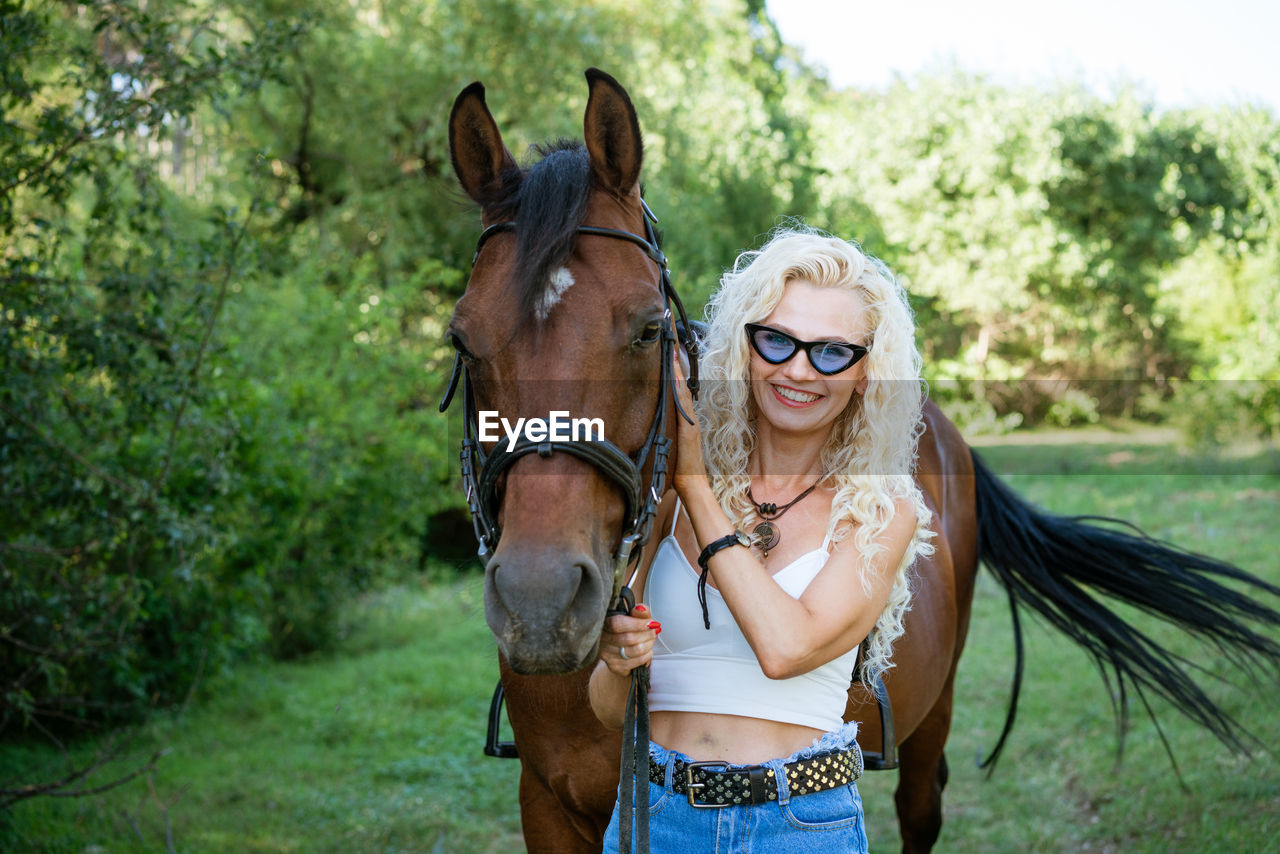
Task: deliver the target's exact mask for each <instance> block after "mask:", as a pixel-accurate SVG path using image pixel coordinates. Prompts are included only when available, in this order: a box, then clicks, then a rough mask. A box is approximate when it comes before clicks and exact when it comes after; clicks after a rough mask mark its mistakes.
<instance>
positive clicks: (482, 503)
mask: <svg viewBox="0 0 1280 854" xmlns="http://www.w3.org/2000/svg"><path fill="white" fill-rule="evenodd" d="M640 204H641V205H642V206H643V208H644V226H645V236H644V237H641V236H640V235H638V234H633V233H631V232H629V231H622V230H619V229H614V228H600V227H598V226H592V225H580V226H578V229H577V232H578V234H580V235H583V234H585V235H591V236H595V237H609V238H613V239H616V240H625V241H627V242H628V243H632V244H634V245H636V246H638V247H639V248H640V249H641V250H642V251H643V252H644V253H645V256H646V257H648V258H649V259H650V260H651V261H653V262H654V263H655V264H657V265H658V269H659V271H660V274H661V280H660V282H659V289H660V292H661V294H662V296H663V299H664V301H665V302H666V303H667V306H668V307H667V311H666V314H665V315H664V316H663V319H662V347H661V350H662V356H661V359H662V364H661V388H662V390H663V391H662V396H661V397H660V399H659V401H658V407H657V412H656V413H655V414H654V418H653V422H652V424H651V425H650V427H649V433H648V435H647V436H646V437H645V441H644V444H643V445H641V447H640V450H639V451H638V452H637V453H636V455H635V456H632V455H630V454H628V453H627V452H626V451H624V450H622V449H621V448H619V447H618V446H617V445H615V444H614V443H613V442H611V441H609V440H608V439H607V438H604V437H599V438H595V437H588V438H585V439H578V440H574V441H558V440H548V441H534V440H531V439H529V438H528V437H526V436H524V435H521V436H520V437H519V438H518V439H517V440H516V442H515V444H514V445H513V446H509V445H508V443H505V442H499V443H498V444H497V445H496V446H495V447H494V448H493V450H491V451H489V452H488V453H486V452H485V450H484V448H483V447H481V445H480V442H479V440H478V439H477V438H476V433H477V416H476V407H475V397H474V393H473V391H472V388H471V381H470V378H469V377H468V376H467V371H466V367H465V365H464V364H463V362H462V354H461V353H458V354H457V355H455V357H454V362H453V372H452V374H451V375H450V377H449V385H448V388H447V389H446V390H445V394H444V397H443V399H442V400H441V401H440V411H441V412H444V411H445V410H446V409H448V408H449V404H450V403H451V402H452V400H453V396H454V393H455V392H456V391H457V387H458V381H459V379H461V380H462V384H463V417H462V424H463V427H462V429H463V438H462V451H461V453H460V455H459V456H460V459H461V462H462V484H463V490H464V492H465V493H466V497H467V506H468V508H469V509H470V511H471V522H472V525H473V526H474V528H475V533H476V540H477V541H478V542H479V544H480V556H481V557H482V558H485V557H487V556H488V555H490V554H492V553H493V552H494V551H495V550H496V549H497V547H498V540H499V538H500V537H501V535H502V530H501V527H500V526H499V525H498V504H499V501H498V482H499V479H500V478H501V476H502V474H503V472H505V471H506V470H507V469H509V468H511V466H512V465H514V464H515V463H516V461H517V460H519V459H520V458H521V457H524V456H526V455H528V454H533V453H536V454H537V455H538V456H540V457H549V456H551V455H552V454H553V453H556V452H560V453H566V454H570V455H572V456H575V457H578V458H579V459H581V460H583V461H585V462H587V463H588V464H590V465H592V466H594V467H595V468H596V469H598V470H599V471H601V472H602V473H604V474H605V475H606V476H608V478H609V479H610V480H611V481H613V482H614V483H615V484H616V485H617V486H618V487H619V488H620V489H621V490H622V494H623V496H624V498H625V499H626V512H625V515H624V516H623V518H624V519H626V520H628V521H627V523H626V525H625V527H624V528H623V531H622V538H621V540H620V541H619V546H618V551H617V553H616V554H615V555H614V573H613V593H612V595H611V597H610V600H609V601H610V602H613V601H615V600H617V598H618V595H619V593H620V592H621V589H622V586H623V583H624V581H625V573H626V568H627V566H628V565H629V564H630V563H632V562H634V561H636V560H638V559H639V556H640V551H641V549H642V548H643V547H644V544H645V543H646V542H648V539H649V535H650V532H651V529H652V525H653V517H654V515H655V513H656V512H657V506H658V502H659V501H661V499H662V494H663V491H664V490H665V489H666V478H667V457H668V455H669V453H670V445H671V440H670V439H668V438H667V437H666V435H665V434H666V428H667V419H668V417H669V416H668V409H669V404H668V394H667V388H668V387H669V386H670V385H671V384H672V382H673V381H674V368H673V366H672V358H673V357H674V353H675V345H676V341H677V338H678V339H679V341H680V343H681V344H682V345H683V346H684V348H685V352H687V353H688V355H689V390H690V391H691V392H693V394H694V396H695V397H696V396H697V393H698V340H697V338H696V336H695V335H694V334H693V331H692V329H691V327H690V325H689V323H688V317H687V315H686V313H685V309H684V304H683V303H682V302H681V300H680V295H679V294H678V293H676V290H675V288H674V287H673V286H672V284H671V275H670V272H669V271H668V269H667V257H666V255H664V254H663V253H662V250H661V249H660V248H659V247H658V240H657V235H656V234H655V233H654V230H653V223H655V222H657V221H658V220H657V217H655V216H654V215H653V212H652V211H651V210H649V206H648V205H647V204H645V203H644V201H643V200H641V202H640ZM515 227H516V224H515V223H514V222H511V221H506V222H498V223H494V224H493V225H490V226H489V227H488V228H486V229H485V230H484V231H483V232H481V234H480V238H479V240H478V241H477V242H476V252H475V256H474V257H473V258H472V266H474V265H475V262H476V260H477V259H479V257H480V251H481V250H482V249H483V248H484V245H485V243H486V242H488V240H489V239H490V238H491V237H493V236H494V235H495V234H499V233H502V232H507V231H514V230H515ZM672 307H674V308H675V311H676V314H677V316H678V317H679V323H678V324H673V322H672V313H671V309H672ZM669 399H670V400H674V401H675V406H676V409H677V411H679V413H680V415H681V416H682V417H683V418H685V419H686V420H688V421H691V416H690V414H689V413H686V412H684V411H683V410H681V409H680V403H679V400H678V398H677V397H676V395H675V394H674V393H673V394H671V395H670V396H669ZM650 457H652V467H651V470H650V475H649V484H648V488H646V487H645V484H644V468H645V465H646V463H648V462H649V460H650Z"/></svg>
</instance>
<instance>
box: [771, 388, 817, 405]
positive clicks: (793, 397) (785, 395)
mask: <svg viewBox="0 0 1280 854" xmlns="http://www.w3.org/2000/svg"><path fill="white" fill-rule="evenodd" d="M773 391H774V393H775V394H777V395H778V397H781V398H782V399H783V400H787V401H790V402H791V403H813V402H814V401H815V400H819V399H821V398H822V395H820V394H812V393H810V392H806V391H797V390H796V389H793V388H786V387H785V386H780V385H775V386H773Z"/></svg>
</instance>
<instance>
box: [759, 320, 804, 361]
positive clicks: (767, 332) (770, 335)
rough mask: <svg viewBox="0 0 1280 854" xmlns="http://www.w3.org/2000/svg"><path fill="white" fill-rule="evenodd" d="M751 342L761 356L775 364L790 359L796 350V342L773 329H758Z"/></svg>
mask: <svg viewBox="0 0 1280 854" xmlns="http://www.w3.org/2000/svg"><path fill="white" fill-rule="evenodd" d="M751 343H752V344H754V345H755V348H756V352H757V353H759V354H760V358H762V359H764V360H765V361H766V362H771V363H773V364H775V365H776V364H778V363H780V362H785V361H786V360H787V359H790V358H791V356H792V355H793V354H794V353H795V352H796V344H795V342H794V341H792V340H791V339H790V338H788V337H787V336H785V335H783V334H782V333H780V332H777V331H776V330H773V329H757V330H756V331H755V332H754V334H752V336H751Z"/></svg>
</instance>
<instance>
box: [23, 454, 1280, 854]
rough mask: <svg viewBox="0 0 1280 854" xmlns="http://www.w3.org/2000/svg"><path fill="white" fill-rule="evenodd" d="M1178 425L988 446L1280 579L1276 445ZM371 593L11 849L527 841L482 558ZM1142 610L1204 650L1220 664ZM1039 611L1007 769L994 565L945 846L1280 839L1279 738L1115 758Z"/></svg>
mask: <svg viewBox="0 0 1280 854" xmlns="http://www.w3.org/2000/svg"><path fill="white" fill-rule="evenodd" d="M1073 436H1074V437H1075V438H1076V439H1078V441H1072V437H1073ZM1169 438H1170V437H1169V436H1168V435H1167V434H1163V433H1159V432H1157V433H1154V434H1151V433H1147V432H1142V431H1138V432H1128V433H1114V432H1112V433H1104V432H1100V431H1091V432H1089V433H1084V434H1079V433H1076V434H1041V435H1039V436H1035V435H1033V436H1032V437H1031V440H1027V439H1025V438H1023V437H1018V438H1017V439H1014V440H1010V439H1009V438H1008V437H1001V439H999V440H996V441H998V442H999V444H994V443H992V444H987V445H986V446H985V447H983V448H982V453H983V454H984V456H985V457H986V458H987V459H988V461H989V462H990V463H991V465H992V466H993V467H994V468H995V469H996V470H997V471H998V472H1000V473H1001V474H1002V476H1004V477H1006V478H1007V479H1008V480H1009V482H1010V483H1012V484H1013V485H1014V487H1015V488H1016V489H1018V490H1019V491H1020V492H1021V493H1022V494H1024V495H1025V496H1026V497H1028V498H1029V499H1031V500H1032V501H1034V502H1035V503H1037V504H1039V505H1041V506H1044V507H1047V508H1050V509H1053V510H1055V511H1059V512H1063V513H1097V514H1105V515H1113V516H1119V517H1122V518H1126V519H1130V520H1133V521H1136V522H1139V523H1140V524H1142V525H1143V526H1144V527H1145V528H1146V529H1147V530H1148V531H1149V532H1150V533H1152V534H1153V535H1155V536H1158V537H1161V538H1163V539H1167V540H1171V541H1173V542H1176V543H1178V544H1180V545H1182V546H1184V547H1187V548H1191V549H1195V550H1198V551H1203V552H1206V553H1209V554H1213V555H1215V556H1218V557H1223V558H1226V559H1228V560H1232V561H1234V562H1236V563H1238V564H1240V565H1242V566H1244V567H1246V568H1248V569H1250V570H1252V571H1254V572H1256V573H1259V574H1261V575H1263V576H1265V577H1267V578H1268V579H1269V580H1271V581H1273V582H1276V583H1280V559H1278V558H1277V554H1280V526H1278V525H1277V520H1280V466H1277V463H1276V456H1275V454H1274V452H1271V451H1267V450H1266V449H1246V450H1245V451H1243V452H1242V451H1239V450H1234V451H1229V452H1225V453H1221V454H1216V455H1212V456H1208V455H1205V454H1202V453H1194V452H1190V451H1185V450H1180V449H1178V448H1177V447H1176V446H1175V445H1173V444H1171V443H1170V441H1169ZM353 607H354V609H355V612H356V613H357V614H358V616H359V621H358V626H359V628H358V629H357V630H356V631H355V632H353V633H352V635H351V636H350V637H348V638H347V639H346V641H344V643H343V646H342V649H341V651H340V653H339V654H337V655H335V656H332V657H326V658H317V659H314V660H309V661H305V662H300V663H291V664H269V665H261V666H253V667H245V668H243V669H242V670H240V671H239V672H238V673H236V674H235V675H234V677H233V678H231V679H229V680H225V681H222V682H220V683H218V684H216V685H210V686H206V691H205V693H204V695H203V696H201V697H198V698H197V699H196V701H195V702H193V703H192V704H191V706H190V707H189V708H188V709H186V710H185V711H183V712H181V713H177V712H171V713H168V714H165V715H157V716H156V717H155V718H154V719H153V720H152V721H151V722H150V723H149V724H148V725H147V726H146V727H145V728H143V730H142V731H141V732H140V733H139V735H138V737H137V740H136V742H135V745H134V750H135V753H136V754H137V755H139V756H144V755H149V753H150V751H152V750H155V749H160V748H167V749H168V750H169V751H170V752H169V753H168V754H167V755H166V756H165V757H164V758H163V759H162V760H161V761H160V763H159V765H158V767H157V770H156V771H155V773H153V774H152V775H150V777H149V779H142V778H140V779H138V780H135V781H134V782H132V783H130V784H128V785H126V786H124V787H122V788H120V789H117V790H114V791H112V792H110V793H108V794H106V795H103V796H99V797H95V798H87V799H77V800H62V801H55V800H52V799H48V798H41V799H36V800H33V801H28V802H24V803H22V804H20V805H19V806H17V807H15V808H14V809H13V810H11V811H10V812H9V814H8V816H7V818H6V817H4V816H2V815H0V850H5V851H9V850H13V851H24V852H25V851H31V852H77V854H86V853H87V852H116V851H165V850H166V836H167V835H168V834H171V836H172V839H173V841H174V849H175V850H177V851H183V852H242V851H246V852H311V851H317V852H329V851H333V852H338V851H343V852H366V851H367V852H375V851H376V852H409V851H421V852H432V854H434V852H485V851H493V852H499V851H501V852H506V851H511V850H520V848H521V842H520V836H519V815H518V809H517V803H516V786H517V777H518V771H519V769H518V763H515V762H512V761H508V760H497V759H489V758H486V757H484V756H482V755H481V752H480V747H481V743H482V739H483V734H484V725H485V714H486V711H487V708H488V700H489V695H490V692H491V691H492V689H493V684H494V680H495V679H496V673H497V665H496V660H495V654H494V650H493V645H492V641H491V640H490V638H489V635H488V630H487V629H486V628H485V624H484V620H483V614H482V606H481V603H480V585H479V579H478V578H476V577H475V576H468V577H462V578H453V579H448V578H446V579H444V580H441V579H439V578H437V579H436V580H435V581H433V582H426V581H424V582H423V583H422V585H421V586H419V587H415V588H402V589H398V590H394V591H388V592H385V593H382V594H378V595H376V596H372V597H369V598H367V599H365V600H363V601H361V602H359V603H355V604H354V606H353ZM1135 619H1138V620H1140V622H1141V625H1142V626H1143V627H1144V628H1147V629H1150V630H1152V632H1153V634H1155V635H1156V636H1157V637H1158V638H1160V639H1161V641H1162V642H1164V643H1167V644H1168V645H1170V646H1171V647H1174V648H1177V649H1179V650H1185V651H1187V652H1188V653H1189V654H1192V655H1194V660H1195V661H1196V662H1197V664H1199V665H1201V666H1203V667H1206V668H1207V669H1209V670H1210V671H1213V672H1217V671H1218V670H1219V668H1220V667H1221V665H1222V662H1221V659H1220V658H1218V657H1215V656H1213V655H1212V654H1210V653H1208V652H1206V651H1195V648H1194V647H1192V646H1189V645H1188V644H1187V639H1186V638H1184V637H1182V636H1180V635H1179V634H1177V633H1175V632H1172V631H1168V630H1163V629H1161V628H1160V627H1158V626H1153V625H1152V623H1151V621H1150V620H1148V619H1146V618H1135ZM1024 626H1025V627H1026V629H1027V633H1028V638H1027V641H1028V643H1027V675H1026V680H1025V682H1024V685H1023V694H1022V704H1021V707H1020V710H1019V715H1018V725H1017V727H1016V729H1015V730H1014V734H1013V737H1012V739H1011V741H1010V743H1009V745H1008V747H1007V748H1006V751H1005V755H1004V757H1003V758H1002V760H1001V763H1000V766H999V768H998V769H997V770H996V772H995V774H994V776H993V777H992V778H991V779H985V776H984V772H981V771H979V770H978V769H977V768H976V767H975V763H974V759H975V758H976V757H977V756H978V755H979V754H983V753H985V752H986V751H988V750H989V749H990V748H991V747H992V745H994V743H995V739H996V737H997V735H998V733H999V730H1000V727H1001V725H1002V723H1003V720H1004V712H1005V704H1006V700H1007V697H1008V691H1009V683H1010V679H1011V676H1012V672H1013V670H1012V668H1013V646H1012V634H1011V631H1010V627H1009V617H1008V606H1007V602H1006V599H1005V596H1004V594H1003V591H1002V590H1000V589H999V588H998V586H997V585H996V584H995V583H994V582H992V580H991V579H990V578H987V577H986V576H985V575H984V576H983V577H982V578H981V580H980V583H979V586H978V589H977V594H976V598H975V603H974V617H973V624H972V629H971V633H970V638H969V643H968V645H967V648H966V652H965V655H964V658H963V660H962V662H961V667H960V674H959V679H958V686H957V697H956V705H955V709H956V711H955V721H954V726H953V730H952V735H951V739H950V741H949V743H948V750H947V753H948V757H949V759H950V765H951V782H950V785H949V786H948V788H947V791H946V793H945V796H944V803H945V823H944V826H943V831H942V837H941V839H940V842H939V847H938V850H939V851H946V852H992V851H995V852H1003V851H1011V852H1022V851H1045V852H1068V851H1070V852H1075V851H1115V852H1131V851H1132V852H1162V854H1163V852H1170V851H1179V852H1181V851H1186V852H1193V851H1194V852H1207V851H1212V852H1224V851H1226V852H1250V854H1252V852H1261V851H1280V759H1278V758H1277V756H1275V755H1272V754H1270V753H1267V752H1264V751H1258V752H1256V753H1255V754H1254V755H1252V756H1247V757H1240V756H1233V755H1231V754H1227V753H1225V752H1224V751H1223V750H1222V749H1221V748H1220V747H1219V746H1218V745H1217V743H1216V742H1214V741H1212V740H1211V739H1210V738H1209V737H1207V736H1206V735H1205V734H1204V733H1203V732H1201V731H1199V730H1197V729H1196V728H1195V727H1193V726H1191V725H1190V724H1188V723H1186V722H1185V721H1183V720H1182V719H1180V718H1179V717H1177V716H1176V715H1175V714H1174V713H1173V712H1172V710H1170V709H1168V708H1161V707H1159V706H1157V707H1156V711H1157V713H1158V717H1159V720H1160V723H1161V726H1162V727H1163V730H1164V734H1165V737H1166V738H1167V739H1168V741H1169V743H1170V745H1171V748H1172V750H1173V753H1174V755H1175V756H1176V758H1177V763H1178V768H1179V769H1180V772H1181V782H1180V781H1179V778H1178V776H1177V775H1176V774H1175V773H1174V772H1173V770H1172V766H1171V765H1170V762H1169V760H1168V758H1167V757H1166V755H1165V752H1164V748H1163V746H1162V744H1161V740H1160V736H1159V733H1158V732H1157V731H1156V729H1155V728H1154V727H1153V725H1152V724H1151V723H1150V722H1149V721H1148V720H1147V719H1146V717H1145V715H1144V714H1143V712H1142V709H1141V707H1140V706H1135V708H1134V720H1133V727H1132V729H1131V731H1130V732H1129V735H1128V738H1127V739H1126V742H1125V745H1126V747H1125V753H1124V756H1123V759H1122V761H1121V762H1119V763H1117V762H1116V738H1115V730H1114V724H1113V717H1112V711H1111V702H1110V700H1109V699H1108V697H1107V694H1106V690H1105V688H1104V686H1103V683H1102V681H1101V680H1100V679H1099V678H1098V675H1097V672H1096V671H1095V670H1094V669H1093V666H1092V664H1091V663H1090V661H1089V660H1088V659H1087V658H1086V657H1085V656H1084V654H1083V653H1081V652H1079V651H1078V650H1076V649H1074V648H1073V647H1070V646H1068V645H1067V644H1065V643H1064V642H1063V641H1062V640H1061V639H1060V638H1058V637H1056V636H1054V635H1053V634H1052V633H1051V632H1050V631H1049V630H1048V629H1046V628H1045V627H1044V626H1042V625H1041V624H1039V623H1038V622H1036V621H1033V620H1024ZM1212 691H1213V693H1214V695H1215V696H1216V697H1218V698H1219V699H1220V701H1221V702H1222V703H1223V704H1224V705H1225V706H1226V707H1227V708H1229V709H1230V710H1231V711H1232V712H1233V713H1234V714H1236V715H1237V716H1238V717H1239V719H1240V720H1241V721H1242V722H1244V723H1245V724H1247V725H1248V727H1249V728H1250V729H1251V730H1253V731H1254V732H1255V733H1256V734H1257V735H1258V736H1259V737H1260V738H1261V740H1262V741H1263V743H1265V744H1269V745H1275V744H1278V743H1280V713H1277V712H1276V709H1278V708H1280V684H1277V683H1276V682H1274V681H1273V682H1271V683H1270V684H1268V685H1265V686H1263V687H1258V688H1254V689H1252V690H1246V691H1241V690H1238V689H1234V688H1232V687H1231V686H1230V685H1227V684H1222V685H1213V686H1212ZM85 750H87V747H86V748H80V752H81V755H84V751H85ZM60 761H63V760H61V759H60V757H59V755H58V754H57V753H56V752H55V751H53V750H52V749H51V748H49V747H48V746H46V745H44V744H42V743H41V742H39V740H33V741H32V742H31V743H29V744H26V745H23V744H17V743H9V744H6V745H0V769H2V770H0V778H6V779H7V778H10V777H11V776H15V775H16V776H19V777H22V778H24V779H35V778H44V777H48V776H54V775H56V774H57V773H58V770H59V767H58V763H59V762H60ZM119 767H123V766H117V768H119ZM36 769H45V771H44V772H43V773H37V771H36ZM110 770H111V769H105V771H108V772H109V771H110ZM106 777H107V774H106V773H102V774H99V775H98V776H97V778H96V779H97V780H102V779H106ZM93 782H94V781H90V783H91V784H92V783H93ZM895 783H896V775H894V774H891V773H873V774H870V775H869V776H868V777H866V778H864V780H863V782H862V784H861V786H862V790H863V795H864V800H865V802H866V806H867V815H868V828H869V835H870V837H871V842H872V848H873V850H879V851H889V850H896V849H897V847H898V841H897V825H896V819H895V817H894V813H893V805H892V789H893V786H894V785H895Z"/></svg>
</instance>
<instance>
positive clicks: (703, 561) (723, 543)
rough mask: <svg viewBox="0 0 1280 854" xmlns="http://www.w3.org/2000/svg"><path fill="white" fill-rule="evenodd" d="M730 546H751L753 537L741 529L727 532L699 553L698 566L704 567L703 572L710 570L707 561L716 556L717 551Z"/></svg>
mask: <svg viewBox="0 0 1280 854" xmlns="http://www.w3.org/2000/svg"><path fill="white" fill-rule="evenodd" d="M729 546H746V547H747V548H751V538H750V537H748V536H747V535H746V534H744V533H742V532H741V531H734V532H733V533H732V534H725V535H724V536H723V537H721V538H720V539H718V540H714V541H712V542H710V543H708V544H707V547H706V548H705V549H703V550H702V552H701V553H700V554H699V555H698V566H700V567H702V571H703V572H708V571H709V568H708V567H707V561H709V560H711V558H712V557H714V556H715V554H716V552H719V551H722V550H724V549H727V548H729Z"/></svg>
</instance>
